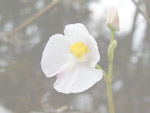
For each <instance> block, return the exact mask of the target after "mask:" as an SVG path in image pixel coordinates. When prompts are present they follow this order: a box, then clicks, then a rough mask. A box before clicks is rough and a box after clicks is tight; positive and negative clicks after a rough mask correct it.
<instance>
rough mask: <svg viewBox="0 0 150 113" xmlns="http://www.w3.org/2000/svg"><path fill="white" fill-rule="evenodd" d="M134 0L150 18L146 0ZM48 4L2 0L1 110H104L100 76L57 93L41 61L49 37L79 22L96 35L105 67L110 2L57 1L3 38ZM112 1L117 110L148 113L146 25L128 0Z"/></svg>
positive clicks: (149, 37)
mask: <svg viewBox="0 0 150 113" xmlns="http://www.w3.org/2000/svg"><path fill="white" fill-rule="evenodd" d="M137 1H139V7H140V9H141V10H142V11H143V12H144V13H145V15H147V16H150V1H149V0H137ZM50 2H51V0H0V113H56V111H58V110H60V111H61V112H62V113H108V105H107V96H106V86H105V82H104V80H101V81H100V82H99V83H97V84H96V85H94V87H92V88H90V89H89V90H87V91H85V92H83V93H80V94H69V95H65V94H60V93H58V92H56V91H55V90H54V89H53V83H54V82H55V79H56V78H55V77H53V78H46V77H45V75H44V74H43V72H42V70H41V67H40V61H41V56H42V51H43V49H44V47H45V44H46V43H47V41H48V38H49V37H50V36H51V35H53V34H56V33H63V30H64V27H65V25H66V24H71V23H77V22H79V23H83V24H84V25H85V26H86V27H87V28H88V30H89V32H90V33H91V34H92V35H93V36H94V38H95V39H96V41H97V43H98V46H99V51H100V54H101V60H100V62H99V65H101V66H102V67H103V68H104V69H105V70H107V48H108V44H109V36H110V32H109V30H108V28H107V27H106V25H105V22H106V18H107V14H108V11H109V9H110V7H111V6H112V4H113V3H111V2H110V0H61V2H60V3H58V4H57V5H56V6H54V7H53V8H52V9H50V10H48V11H47V12H46V13H44V14H43V15H42V16H40V17H39V18H38V19H36V20H35V21H34V22H32V23H30V24H29V25H28V26H27V27H26V28H24V29H22V30H20V31H19V32H18V33H17V35H15V36H14V35H13V36H11V37H10V38H6V37H4V34H5V33H7V32H9V31H11V30H12V29H14V28H15V27H17V26H18V25H20V24H22V23H23V22H24V21H25V20H26V19H28V18H30V17H31V16H32V15H34V14H35V13H36V12H38V11H39V10H41V9H42V8H43V7H45V6H46V5H47V4H49V3H50ZM115 5H116V6H117V7H118V9H119V15H120V28H121V31H120V32H117V33H115V39H116V40H117V41H118V47H117V49H116V51H115V59H114V73H113V83H112V87H113V96H114V104H115V109H116V113H150V24H148V21H147V20H146V19H145V18H144V17H143V15H142V14H141V13H139V11H138V10H137V9H136V6H135V4H134V3H133V2H132V0H117V1H116V4H115ZM63 108H64V109H66V110H65V111H64V110H61V109H63Z"/></svg>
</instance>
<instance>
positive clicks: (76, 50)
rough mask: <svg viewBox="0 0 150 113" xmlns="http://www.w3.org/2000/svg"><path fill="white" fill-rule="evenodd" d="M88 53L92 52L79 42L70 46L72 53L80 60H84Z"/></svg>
mask: <svg viewBox="0 0 150 113" xmlns="http://www.w3.org/2000/svg"><path fill="white" fill-rule="evenodd" d="M87 52H90V50H89V49H88V47H87V46H86V45H85V44H84V43H83V42H77V43H75V44H72V45H71V46H70V53H71V54H73V55H74V56H75V57H76V58H78V59H80V58H82V57H83V56H84V54H85V53H87Z"/></svg>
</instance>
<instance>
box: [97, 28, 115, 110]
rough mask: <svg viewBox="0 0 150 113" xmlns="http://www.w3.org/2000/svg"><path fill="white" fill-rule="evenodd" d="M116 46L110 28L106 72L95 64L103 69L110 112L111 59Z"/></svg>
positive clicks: (111, 98) (111, 106)
mask: <svg viewBox="0 0 150 113" xmlns="http://www.w3.org/2000/svg"><path fill="white" fill-rule="evenodd" d="M116 47H117V41H116V40H114V31H113V30H111V37H110V44H109V47H108V54H107V55H108V74H107V73H106V72H105V71H104V70H103V69H102V68H101V67H100V66H99V65H96V68H97V69H100V70H102V71H103V75H104V80H105V83H106V87H107V98H108V106H109V111H110V113H115V109H114V104H113V96H112V86H111V82H112V72H113V60H114V50H115V48H116Z"/></svg>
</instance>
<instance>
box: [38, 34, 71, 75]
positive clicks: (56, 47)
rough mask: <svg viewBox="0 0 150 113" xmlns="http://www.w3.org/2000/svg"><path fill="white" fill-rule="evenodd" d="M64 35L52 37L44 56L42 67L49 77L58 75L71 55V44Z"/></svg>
mask: <svg viewBox="0 0 150 113" xmlns="http://www.w3.org/2000/svg"><path fill="white" fill-rule="evenodd" d="M66 39H67V38H65V37H64V36H63V35H60V34H56V35H53V36H52V37H50V39H49V41H48V43H47V45H46V47H45V49H44V52H43V56H42V61H41V66H42V70H43V72H44V73H45V75H46V76H47V77H52V76H54V75H56V74H57V73H58V72H59V71H60V70H61V69H62V68H64V66H65V63H66V62H67V58H68V55H69V47H70V45H69V43H68V41H67V40H66Z"/></svg>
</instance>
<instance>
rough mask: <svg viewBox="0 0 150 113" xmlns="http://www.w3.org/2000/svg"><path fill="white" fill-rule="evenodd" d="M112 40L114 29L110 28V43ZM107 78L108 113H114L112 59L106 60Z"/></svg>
mask: <svg viewBox="0 0 150 113" xmlns="http://www.w3.org/2000/svg"><path fill="white" fill-rule="evenodd" d="M113 40H114V31H112V30H111V37H110V44H111V42H112V41H113ZM108 61H109V65H108V78H109V79H107V80H105V82H106V86H107V98H108V105H109V111H110V113H115V110H114V104H113V96H112V88H111V81H112V72H113V59H112V61H111V60H108Z"/></svg>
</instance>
